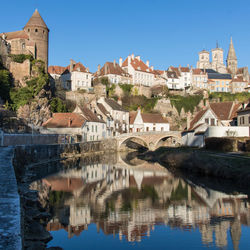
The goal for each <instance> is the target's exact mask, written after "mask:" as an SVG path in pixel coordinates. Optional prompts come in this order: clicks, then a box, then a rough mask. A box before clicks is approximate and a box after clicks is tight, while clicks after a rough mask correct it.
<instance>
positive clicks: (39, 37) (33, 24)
mask: <svg viewBox="0 0 250 250" xmlns="http://www.w3.org/2000/svg"><path fill="white" fill-rule="evenodd" d="M23 29H24V31H25V32H26V33H27V34H28V36H29V40H30V41H31V42H33V43H34V44H35V58H36V59H40V60H42V61H43V62H44V63H45V72H47V71H48V48H49V29H48V27H47V25H46V24H45V22H44V20H43V19H42V17H41V16H40V14H39V12H38V10H37V9H36V10H35V12H34V13H33V15H32V16H31V18H30V19H29V21H28V22H27V24H26V25H25V27H24V28H23Z"/></svg>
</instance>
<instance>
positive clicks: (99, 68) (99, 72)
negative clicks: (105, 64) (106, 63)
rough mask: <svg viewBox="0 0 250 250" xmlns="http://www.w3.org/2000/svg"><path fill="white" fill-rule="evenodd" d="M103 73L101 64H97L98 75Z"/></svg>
mask: <svg viewBox="0 0 250 250" xmlns="http://www.w3.org/2000/svg"><path fill="white" fill-rule="evenodd" d="M100 74H101V66H100V64H98V66H97V75H98V76H99V75H100Z"/></svg>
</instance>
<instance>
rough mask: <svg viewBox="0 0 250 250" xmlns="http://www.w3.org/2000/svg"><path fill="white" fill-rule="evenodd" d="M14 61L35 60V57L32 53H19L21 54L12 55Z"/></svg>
mask: <svg viewBox="0 0 250 250" xmlns="http://www.w3.org/2000/svg"><path fill="white" fill-rule="evenodd" d="M10 57H11V59H12V61H13V62H17V63H23V62H24V61H25V60H27V59H28V60H30V61H33V60H34V58H33V56H32V55H25V54H19V55H10Z"/></svg>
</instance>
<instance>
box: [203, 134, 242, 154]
mask: <svg viewBox="0 0 250 250" xmlns="http://www.w3.org/2000/svg"><path fill="white" fill-rule="evenodd" d="M236 145H237V141H236V140H235V139H233V138H225V137H210V138H206V139H205V148H206V149H209V150H215V151H222V152H232V151H234V150H235V148H236Z"/></svg>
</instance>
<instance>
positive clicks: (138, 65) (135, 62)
mask: <svg viewBox="0 0 250 250" xmlns="http://www.w3.org/2000/svg"><path fill="white" fill-rule="evenodd" d="M130 58H131V66H132V67H133V68H134V69H135V70H137V71H143V72H147V73H152V74H153V70H152V69H151V68H149V67H148V66H147V65H146V64H145V63H144V62H143V61H142V60H139V59H138V58H136V57H134V59H132V57H130ZM127 66H128V58H126V60H125V61H124V62H123V64H122V67H127Z"/></svg>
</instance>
